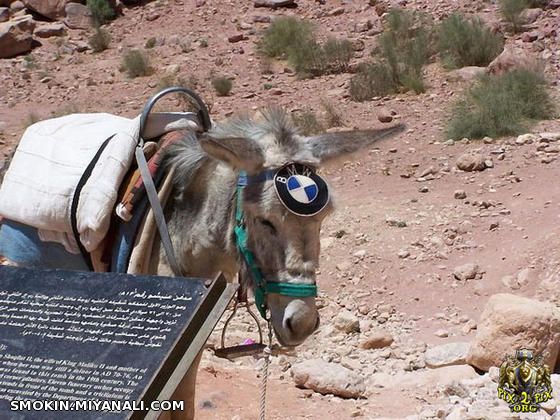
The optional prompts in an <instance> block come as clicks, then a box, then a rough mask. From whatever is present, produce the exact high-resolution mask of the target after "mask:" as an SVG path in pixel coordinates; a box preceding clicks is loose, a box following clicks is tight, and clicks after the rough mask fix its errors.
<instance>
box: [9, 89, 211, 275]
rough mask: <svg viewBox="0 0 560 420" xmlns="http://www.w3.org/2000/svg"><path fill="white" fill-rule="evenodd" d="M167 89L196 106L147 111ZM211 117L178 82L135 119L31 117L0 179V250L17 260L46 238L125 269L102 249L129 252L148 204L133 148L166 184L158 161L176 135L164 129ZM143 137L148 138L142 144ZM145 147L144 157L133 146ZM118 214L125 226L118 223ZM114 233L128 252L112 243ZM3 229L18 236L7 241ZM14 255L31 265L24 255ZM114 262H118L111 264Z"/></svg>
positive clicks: (197, 124)
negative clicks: (192, 109)
mask: <svg viewBox="0 0 560 420" xmlns="http://www.w3.org/2000/svg"><path fill="white" fill-rule="evenodd" d="M172 92H178V93H183V94H185V95H186V96H188V97H189V99H191V98H192V99H194V101H195V105H197V107H198V112H196V113H193V112H178V113H177V112H176V113H151V109H152V108H153V106H154V105H155V103H156V102H157V100H158V99H160V98H161V97H162V96H164V95H166V94H168V93H172ZM210 124H211V122H210V118H209V116H208V111H207V110H206V107H205V105H204V103H203V102H202V100H201V99H200V98H199V97H198V96H197V95H196V94H195V93H194V92H192V91H190V90H188V89H185V88H178V87H176V88H168V89H166V90H164V91H162V92H160V93H158V94H156V95H155V96H154V97H152V98H151V99H150V101H149V102H148V104H147V105H146V107H145V108H144V111H143V112H142V114H141V115H140V116H138V117H137V118H135V119H133V120H129V119H126V118H123V117H119V116H114V115H110V114H72V115H67V116H64V117H60V118H55V119H51V120H45V121H41V122H39V123H36V124H33V125H32V126H30V127H29V128H28V129H27V130H26V131H25V133H24V135H23V137H22V139H21V142H20V144H19V145H18V148H17V150H16V152H15V155H14V158H13V160H12V162H11V164H10V167H9V168H8V171H7V173H6V175H5V178H4V180H3V183H2V185H1V186H0V217H3V218H4V219H5V220H4V222H3V225H2V226H0V254H2V255H5V256H6V257H8V258H9V259H10V260H12V261H15V262H18V259H19V260H21V257H22V255H21V253H22V249H23V248H25V246H27V245H30V244H33V243H35V244H36V248H37V251H36V252H35V254H40V253H41V252H43V253H44V251H45V247H46V246H47V245H58V248H61V246H62V247H64V251H66V253H69V254H72V255H78V256H79V254H82V255H81V256H82V257H83V258H84V259H85V260H86V263H87V264H86V265H87V266H88V267H87V268H89V269H96V270H98V271H106V270H110V271H119V272H126V269H125V267H124V266H123V264H122V263H118V261H122V258H120V259H119V260H118V261H117V260H115V261H108V260H107V258H108V257H107V255H108V251H107V249H112V250H113V251H118V254H120V255H123V254H126V255H128V256H130V253H131V251H132V245H133V243H134V240H133V238H134V237H135V235H133V232H134V233H135V229H136V228H138V227H139V225H140V223H141V222H142V221H143V219H144V215H145V212H146V211H147V210H148V205H147V203H148V200H147V198H146V195H145V191H146V189H145V188H144V182H143V179H142V177H141V176H140V174H139V172H140V171H139V168H138V167H137V166H136V165H135V159H134V157H135V155H136V160H142V161H144V162H146V160H148V161H149V163H148V165H147V172H146V173H145V174H144V175H145V176H144V178H146V176H149V177H151V178H150V182H149V183H148V184H153V182H151V180H152V179H153V181H155V183H156V184H157V185H159V186H160V187H163V186H166V185H167V189H169V188H170V187H169V185H170V181H167V184H166V179H169V177H166V176H165V175H164V174H163V173H162V171H161V170H160V167H159V166H160V163H161V157H162V155H163V151H164V149H165V147H167V146H168V145H169V144H170V143H171V142H172V141H176V140H178V139H179V137H180V136H178V135H175V136H173V135H170V136H169V137H166V134H167V133H171V134H173V133H177V132H178V130H185V129H186V130H191V131H195V132H196V131H204V130H207V129H208V128H209V127H210ZM145 140H149V142H147V143H145V144H144V141H145ZM138 146H144V147H143V148H139V147H138ZM142 149H143V151H144V152H145V156H144V154H142V153H141V152H140V153H138V150H141V151H142ZM139 155H142V157H141V159H140V156H139ZM30 168H33V170H30ZM167 194H168V193H167ZM162 198H165V197H162ZM154 199H155V198H154ZM152 201H153V199H152V198H151V199H150V202H151V203H152ZM157 204H158V205H159V203H157ZM153 205H154V203H152V206H153ZM159 207H161V206H159ZM118 221H120V222H122V223H120V225H122V226H126V229H124V228H122V227H117V226H119V224H118V223H117V222H118ZM6 226H7V227H6ZM24 227H25V229H24ZM29 228H31V230H30V229H29ZM119 235H120V237H121V238H123V239H121V240H120V241H119V242H120V243H125V244H126V245H127V247H126V248H127V250H126V251H120V249H116V248H115V247H113V246H112V245H110V244H111V239H114V240H115V241H117V240H118V238H119ZM6 236H11V239H13V238H14V237H15V238H17V239H18V240H19V241H12V242H10V241H8V240H7V239H6ZM3 237H4V239H3ZM8 239H10V238H8ZM37 242H44V243H42V244H37ZM18 243H19V244H20V245H22V246H20V247H19V249H18V248H17V247H16V246H15V245H17V244H18ZM14 244H15V245H14ZM23 245H25V246H23ZM58 251H60V249H58ZM18 252H19V253H20V255H17V254H18ZM23 252H24V253H25V251H23ZM7 253H8V254H9V253H11V254H16V255H8V254H7ZM18 257H20V258H18ZM90 259H91V261H90ZM94 261H95V262H96V264H95V266H94V264H93V262H94ZM19 262H20V263H21V264H24V265H30V264H28V263H29V261H26V260H23V261H19ZM31 265H33V264H31ZM117 265H120V269H119V270H114V268H116V266H117ZM87 268H86V269H87ZM80 269H83V267H80Z"/></svg>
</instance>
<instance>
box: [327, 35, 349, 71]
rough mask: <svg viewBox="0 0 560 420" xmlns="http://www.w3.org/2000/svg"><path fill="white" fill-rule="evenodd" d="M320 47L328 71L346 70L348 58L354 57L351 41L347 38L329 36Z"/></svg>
mask: <svg viewBox="0 0 560 420" xmlns="http://www.w3.org/2000/svg"><path fill="white" fill-rule="evenodd" d="M322 49H323V52H324V55H325V61H326V64H327V67H328V69H327V71H328V72H330V73H343V72H346V71H348V65H349V64H350V60H351V59H352V57H354V48H353V47H352V42H350V41H349V40H348V39H336V38H329V39H328V40H327V41H326V42H325V44H324V45H323V47H322Z"/></svg>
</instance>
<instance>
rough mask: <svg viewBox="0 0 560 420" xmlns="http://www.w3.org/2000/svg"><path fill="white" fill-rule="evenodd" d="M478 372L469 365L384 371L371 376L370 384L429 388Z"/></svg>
mask: <svg viewBox="0 0 560 420" xmlns="http://www.w3.org/2000/svg"><path fill="white" fill-rule="evenodd" d="M477 377H478V374H477V373H476V371H475V370H474V369H473V368H472V366H469V365H458V366H445V367H441V368H437V369H425V370H420V371H416V372H412V373H411V372H398V373H397V374H396V375H389V374H387V373H384V372H380V373H374V374H373V375H371V377H370V378H369V380H368V382H369V384H368V385H372V386H374V387H383V388H388V389H391V388H395V389H398V390H403V389H427V388H432V387H433V386H434V384H438V387H443V388H444V387H446V386H448V385H450V384H452V383H456V382H458V381H461V380H464V379H471V378H477Z"/></svg>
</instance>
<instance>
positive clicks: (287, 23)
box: [258, 16, 315, 59]
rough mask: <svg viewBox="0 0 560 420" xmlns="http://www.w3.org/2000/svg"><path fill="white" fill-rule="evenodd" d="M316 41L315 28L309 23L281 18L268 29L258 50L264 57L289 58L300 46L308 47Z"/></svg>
mask: <svg viewBox="0 0 560 420" xmlns="http://www.w3.org/2000/svg"><path fill="white" fill-rule="evenodd" d="M313 41H315V38H314V36H313V27H312V26H311V24H310V23H309V22H305V21H303V20H300V19H297V18H295V17H291V16H288V17H280V18H278V19H275V20H274V21H273V22H272V23H271V24H270V26H269V27H268V28H267V30H266V32H265V33H264V36H263V37H262V39H261V40H260V41H259V44H258V50H259V52H260V53H261V54H262V55H265V56H267V57H275V58H286V59H287V58H289V56H290V54H291V53H292V51H293V50H294V49H298V45H308V44H309V43H310V42H313Z"/></svg>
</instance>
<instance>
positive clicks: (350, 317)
mask: <svg viewBox="0 0 560 420" xmlns="http://www.w3.org/2000/svg"><path fill="white" fill-rule="evenodd" d="M334 326H335V328H336V329H337V330H340V331H343V332H345V333H346V334H350V333H353V332H360V320H359V319H358V317H357V316H356V315H354V314H353V313H352V312H350V311H347V310H345V309H343V310H342V311H340V312H339V313H338V314H337V315H336V317H335V318H334Z"/></svg>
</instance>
